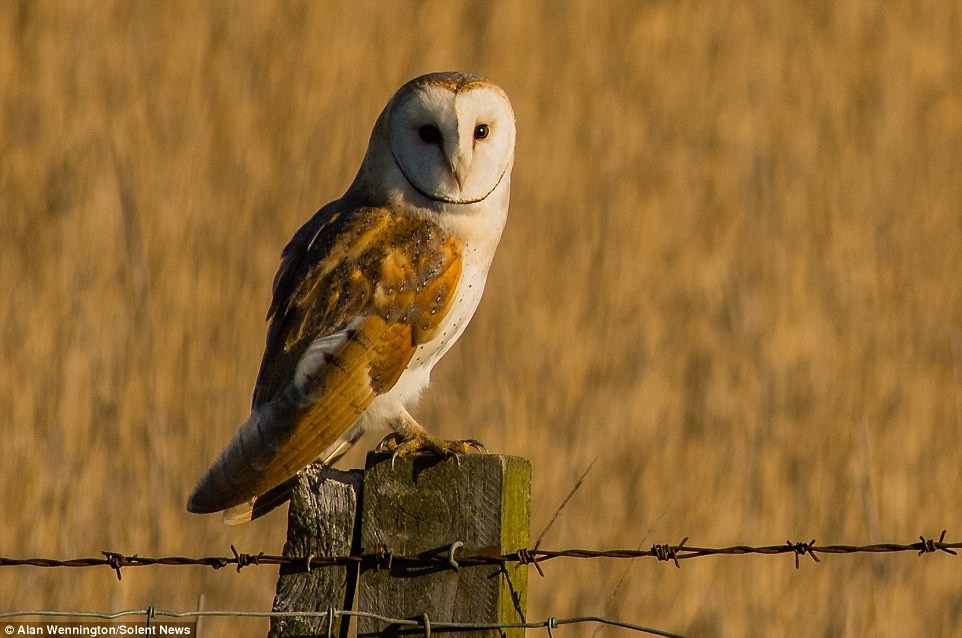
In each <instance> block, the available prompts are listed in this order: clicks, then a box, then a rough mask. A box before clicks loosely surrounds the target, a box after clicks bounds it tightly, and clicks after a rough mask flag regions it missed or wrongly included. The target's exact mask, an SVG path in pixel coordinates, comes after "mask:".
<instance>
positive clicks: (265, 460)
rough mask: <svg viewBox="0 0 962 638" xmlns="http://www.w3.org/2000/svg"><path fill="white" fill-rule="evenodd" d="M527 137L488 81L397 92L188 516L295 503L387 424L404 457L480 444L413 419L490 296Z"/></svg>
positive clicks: (284, 272) (297, 265)
mask: <svg viewBox="0 0 962 638" xmlns="http://www.w3.org/2000/svg"><path fill="white" fill-rule="evenodd" d="M514 142H515V121H514V113H513V111H512V109H511V104H510V102H509V101H508V98H507V96H506V95H505V93H504V91H503V90H502V89H501V88H499V87H498V86H497V85H495V84H493V83H492V82H490V81H488V80H486V79H484V78H482V77H478V76H476V75H470V74H466V73H433V74H429V75H424V76H421V77H418V78H415V79H413V80H411V81H410V82H408V83H407V84H405V85H404V86H402V87H401V88H400V89H399V90H398V91H397V93H395V95H394V97H392V98H391V100H390V101H389V102H388V104H387V106H386V107H385V108H384V110H383V111H382V112H381V115H380V116H379V117H378V119H377V122H376V123H375V125H374V130H373V131H372V133H371V137H370V141H369V143H368V148H367V153H366V154H365V156H364V159H363V161H362V163H361V167H360V170H359V171H358V173H357V176H356V177H355V178H354V181H353V183H352V184H351V186H350V188H348V190H347V192H346V193H345V194H344V196H343V197H341V198H340V199H338V200H336V201H333V202H331V203H330V204H328V205H326V206H324V207H323V208H321V209H320V210H319V211H318V212H317V213H316V214H315V215H314V217H312V218H311V219H310V220H309V221H308V222H307V223H306V224H304V226H303V227H301V229H300V230H298V231H297V233H295V235H294V237H293V238H292V239H291V241H290V243H289V244H288V245H287V247H286V248H285V249H284V251H283V253H282V256H281V264H280V268H279V269H278V272H277V275H276V276H275V278H274V289H273V299H272V302H271V305H270V309H269V311H268V318H269V320H270V324H269V327H268V333H267V347H266V350H265V352H264V358H263V361H262V363H261V368H260V372H259V374H258V377H257V382H256V384H255V389H254V400H253V407H252V411H251V415H250V417H249V419H248V420H247V421H246V422H245V423H244V424H242V425H241V427H240V429H239V431H238V432H237V434H236V435H235V436H234V438H233V440H231V442H230V443H229V444H228V446H227V447H226V448H225V449H224V451H223V452H222V453H221V454H220V456H219V457H218V458H217V460H216V461H215V462H214V463H213V465H212V466H211V467H210V469H208V471H207V473H206V474H205V475H204V477H203V478H202V479H201V480H200V482H199V483H198V485H197V487H196V488H195V490H194V493H193V494H192V495H191V497H190V500H189V501H188V503H187V509H188V510H189V511H191V512H198V513H208V512H217V511H220V510H228V511H227V512H225V520H226V521H227V522H243V521H244V520H250V518H252V517H256V516H258V515H259V514H260V513H263V511H265V510H269V509H270V508H272V507H273V506H275V505H277V504H279V503H282V502H283V501H284V500H286V498H287V496H289V492H290V490H291V488H292V487H293V485H294V482H295V480H296V475H297V473H298V472H299V471H300V470H301V469H302V468H303V467H305V466H306V465H308V464H310V463H311V462H313V461H315V460H320V461H323V462H325V463H332V462H333V461H335V460H336V459H337V458H338V457H339V456H340V455H342V454H343V453H344V452H345V451H346V450H347V449H348V448H349V447H350V446H351V445H353V444H354V443H355V442H356V441H357V440H358V439H359V438H360V436H361V435H362V434H363V433H364V432H367V431H372V430H375V429H377V428H384V427H385V426H387V427H388V428H390V430H389V431H393V433H392V434H391V435H390V436H389V437H388V438H387V439H385V441H386V442H387V444H388V445H389V448H390V449H392V450H393V451H394V453H395V454H397V455H405V454H409V453H413V452H418V451H429V452H433V453H435V454H442V455H450V454H460V453H463V452H466V451H468V449H469V448H470V447H473V446H477V445H478V444H477V442H476V441H471V440H465V441H443V440H439V439H436V438H434V437H432V436H430V435H429V434H428V433H427V432H426V431H425V430H424V428H423V427H421V425H419V424H418V423H417V422H416V421H415V420H414V418H413V417H412V416H411V415H410V413H409V412H408V410H409V408H411V407H412V406H413V405H414V404H415V403H416V402H417V400H418V398H419V397H420V395H421V392H422V391H423V390H424V389H425V387H426V386H427V385H428V380H429V376H430V374H431V368H433V367H434V364H435V363H437V362H438V359H440V358H441V356H442V355H444V353H445V352H447V351H448V349H449V348H450V347H451V346H452V345H453V344H454V342H455V341H456V340H457V339H458V337H460V336H461V333H462V332H464V329H465V327H466V326H467V324H468V321H470V319H471V317H472V315H473V314H474V311H475V309H476V308H477V306H478V302H479V301H480V299H481V293H482V291H483V289H484V284H485V279H486V277H487V273H488V268H489V266H490V265H491V260H492V257H493V256H494V252H495V249H496V247H497V245H498V241H499V240H500V237H501V231H502V229H503V228H504V224H505V220H506V217H507V212H508V198H509V190H510V181H511V169H512V166H513V164H514Z"/></svg>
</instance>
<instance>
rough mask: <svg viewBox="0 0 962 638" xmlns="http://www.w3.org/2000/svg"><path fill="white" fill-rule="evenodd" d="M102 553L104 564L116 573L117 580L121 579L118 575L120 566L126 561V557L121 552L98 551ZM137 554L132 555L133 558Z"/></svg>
mask: <svg viewBox="0 0 962 638" xmlns="http://www.w3.org/2000/svg"><path fill="white" fill-rule="evenodd" d="M100 553H101V554H103V555H104V560H105V564H106V565H108V566H109V567H110V568H111V569H112V570H114V572H115V573H116V574H117V580H122V577H121V575H120V568H121V567H123V566H124V564H125V563H126V559H125V558H124V556H123V554H118V553H116V552H100ZM136 557H137V556H136V555H134V558H136Z"/></svg>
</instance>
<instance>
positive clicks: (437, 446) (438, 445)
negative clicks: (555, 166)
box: [377, 432, 487, 466]
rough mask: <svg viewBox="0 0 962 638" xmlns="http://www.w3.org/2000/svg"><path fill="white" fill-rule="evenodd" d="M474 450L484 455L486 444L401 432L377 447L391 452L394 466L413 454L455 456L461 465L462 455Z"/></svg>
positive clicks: (393, 433) (394, 433) (389, 435)
mask: <svg viewBox="0 0 962 638" xmlns="http://www.w3.org/2000/svg"><path fill="white" fill-rule="evenodd" d="M472 449H474V450H477V451H478V452H482V453H484V452H487V449H486V448H485V447H484V444H482V443H481V442H480V441H476V440H474V439H464V440H461V441H445V440H444V439H436V438H434V437H432V436H429V435H428V434H427V433H424V434H422V433H417V434H415V435H414V436H404V435H403V434H401V433H399V432H392V433H391V434H388V435H387V436H386V437H384V439H383V440H382V441H381V442H380V443H379V444H378V446H377V450H378V451H379V452H391V465H392V466H393V465H394V460H395V459H398V458H403V457H405V456H409V455H411V454H430V455H434V456H440V457H441V458H448V457H451V456H453V457H454V458H455V459H456V460H458V462H459V463H460V459H459V457H460V456H461V455H462V454H467V453H468V452H470V451H471V450H472Z"/></svg>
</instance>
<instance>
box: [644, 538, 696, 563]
mask: <svg viewBox="0 0 962 638" xmlns="http://www.w3.org/2000/svg"><path fill="white" fill-rule="evenodd" d="M687 542H688V537H687V536H686V537H685V538H683V539H681V542H680V543H678V545H677V546H676V547H672V546H671V545H652V546H651V553H652V554H653V555H654V556H655V558H657V559H658V560H660V561H673V562H674V563H675V567H677V568H678V569H681V564H680V563H679V562H678V552H679V551H681V550H683V549H685V543H687Z"/></svg>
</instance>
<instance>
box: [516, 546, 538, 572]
mask: <svg viewBox="0 0 962 638" xmlns="http://www.w3.org/2000/svg"><path fill="white" fill-rule="evenodd" d="M518 564H519V565H534V568H535V569H537V570H538V575H539V576H541V577H542V578H544V570H543V569H541V565H539V564H538V557H537V556H535V555H534V554H533V553H531V550H530V549H528V548H527V547H522V548H521V549H519V550H518Z"/></svg>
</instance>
